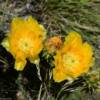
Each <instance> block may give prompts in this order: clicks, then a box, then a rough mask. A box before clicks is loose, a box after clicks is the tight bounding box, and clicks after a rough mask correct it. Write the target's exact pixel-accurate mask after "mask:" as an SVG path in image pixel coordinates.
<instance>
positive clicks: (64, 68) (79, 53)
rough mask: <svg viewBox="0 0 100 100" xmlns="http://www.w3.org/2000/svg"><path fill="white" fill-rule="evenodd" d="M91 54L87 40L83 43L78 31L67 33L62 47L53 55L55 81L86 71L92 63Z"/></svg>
mask: <svg viewBox="0 0 100 100" xmlns="http://www.w3.org/2000/svg"><path fill="white" fill-rule="evenodd" d="M92 55H93V50H92V47H91V45H89V44H88V43H87V42H84V43H83V42H82V38H81V36H80V35H79V34H78V33H76V32H71V33H69V35H68V36H67V37H66V38H65V42H64V44H63V47H62V48H61V49H60V50H58V51H57V53H56V55H55V57H54V64H55V68H54V69H53V79H54V80H55V82H61V81H63V80H70V79H75V78H77V77H79V76H80V75H82V74H84V73H86V72H87V71H88V70H89V68H90V66H91V64H92V63H93V57H92Z"/></svg>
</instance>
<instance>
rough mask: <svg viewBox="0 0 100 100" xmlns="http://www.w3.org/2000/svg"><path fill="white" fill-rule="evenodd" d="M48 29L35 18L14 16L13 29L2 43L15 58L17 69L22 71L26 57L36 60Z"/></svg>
mask: <svg viewBox="0 0 100 100" xmlns="http://www.w3.org/2000/svg"><path fill="white" fill-rule="evenodd" d="M45 37H46V30H45V29H44V27H43V26H42V25H41V24H39V23H38V22H37V21H36V20H35V19H33V18H32V17H31V16H29V17H28V18H27V19H23V18H14V19H13V20H12V23H11V30H10V32H9V33H8V34H7V38H5V39H4V40H3V42H2V45H3V46H4V47H5V48H6V49H7V50H8V51H9V52H10V53H11V54H12V55H13V57H14V58H15V69H16V70H18V71H22V70H23V69H24V67H25V65H26V58H28V59H29V60H30V61H34V60H36V59H37V58H38V55H39V53H40V51H41V50H42V48H43V40H44V39H45Z"/></svg>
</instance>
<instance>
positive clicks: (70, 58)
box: [63, 53, 79, 68]
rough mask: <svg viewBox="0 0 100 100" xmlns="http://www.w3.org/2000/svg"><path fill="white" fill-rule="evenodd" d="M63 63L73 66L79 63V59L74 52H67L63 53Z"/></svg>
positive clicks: (66, 65)
mask: <svg viewBox="0 0 100 100" xmlns="http://www.w3.org/2000/svg"><path fill="white" fill-rule="evenodd" d="M63 63H64V66H65V67H69V68H72V67H74V66H76V65H78V64H79V59H78V58H77V56H75V55H74V54H71V53H67V54H65V55H63Z"/></svg>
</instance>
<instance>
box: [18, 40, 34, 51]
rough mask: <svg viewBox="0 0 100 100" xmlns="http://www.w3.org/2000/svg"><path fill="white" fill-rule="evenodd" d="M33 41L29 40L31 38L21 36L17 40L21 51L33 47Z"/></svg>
mask: <svg viewBox="0 0 100 100" xmlns="http://www.w3.org/2000/svg"><path fill="white" fill-rule="evenodd" d="M32 42H33V41H31V39H27V38H26V39H25V38H24V39H23V38H21V39H20V41H19V48H20V49H21V50H22V51H23V52H27V51H29V50H30V49H31V48H32V47H33V45H32V44H33V43H32Z"/></svg>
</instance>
